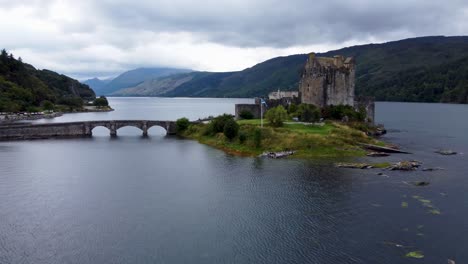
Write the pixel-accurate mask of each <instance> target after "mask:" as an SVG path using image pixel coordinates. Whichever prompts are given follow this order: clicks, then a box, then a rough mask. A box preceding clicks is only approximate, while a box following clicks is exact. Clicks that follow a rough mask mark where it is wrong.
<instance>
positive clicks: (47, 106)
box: [41, 100, 54, 111]
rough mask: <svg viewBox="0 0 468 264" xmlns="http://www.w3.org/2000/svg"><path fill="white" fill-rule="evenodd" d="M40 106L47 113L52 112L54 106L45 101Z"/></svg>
mask: <svg viewBox="0 0 468 264" xmlns="http://www.w3.org/2000/svg"><path fill="white" fill-rule="evenodd" d="M41 105H42V108H44V110H48V111H50V110H54V104H53V103H52V102H51V101H47V100H45V101H42V103H41Z"/></svg>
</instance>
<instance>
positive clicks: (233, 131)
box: [223, 119, 239, 140]
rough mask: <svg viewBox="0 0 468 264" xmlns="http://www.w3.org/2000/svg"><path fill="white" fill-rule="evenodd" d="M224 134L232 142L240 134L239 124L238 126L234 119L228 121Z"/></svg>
mask: <svg viewBox="0 0 468 264" xmlns="http://www.w3.org/2000/svg"><path fill="white" fill-rule="evenodd" d="M223 133H224V135H225V136H226V137H227V138H228V139H229V140H232V139H233V138H235V137H236V136H237V134H238V133H239V124H237V122H236V121H234V119H229V120H227V121H226V123H225V125H224V129H223Z"/></svg>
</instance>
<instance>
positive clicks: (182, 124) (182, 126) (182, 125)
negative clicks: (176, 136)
mask: <svg viewBox="0 0 468 264" xmlns="http://www.w3.org/2000/svg"><path fill="white" fill-rule="evenodd" d="M189 126H190V121H189V120H188V119H187V118H185V117H182V118H179V119H177V121H176V131H177V133H180V132H183V131H185V130H187V128H188V127H189Z"/></svg>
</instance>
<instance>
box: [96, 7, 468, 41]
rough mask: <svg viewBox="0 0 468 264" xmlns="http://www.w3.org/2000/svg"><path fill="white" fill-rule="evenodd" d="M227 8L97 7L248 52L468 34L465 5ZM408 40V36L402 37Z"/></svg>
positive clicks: (113, 18)
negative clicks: (459, 28)
mask: <svg viewBox="0 0 468 264" xmlns="http://www.w3.org/2000/svg"><path fill="white" fill-rule="evenodd" d="M239 3H240V4H238V5H235V6H234V7H232V6H229V5H227V6H225V5H223V4H220V3H219V2H218V3H217V4H214V5H210V6H206V5H204V4H203V3H201V2H186V3H185V4H179V5H176V6H175V7H174V6H168V5H167V4H164V1H159V2H158V1H151V4H150V2H145V3H143V4H141V5H139V4H138V3H135V2H130V1H121V2H120V3H119V5H116V4H114V1H112V2H109V1H104V2H100V3H99V4H97V8H98V9H99V12H100V13H101V14H102V15H103V17H105V19H106V21H107V22H108V23H113V24H115V25H116V26H119V27H126V28H135V29H136V28H138V29H145V30H150V31H155V32H160V31H188V32H194V33H197V34H199V35H200V36H203V37H204V38H206V40H207V41H214V42H217V43H221V44H225V45H232V46H244V47H257V46H268V47H288V46H292V45H307V44H309V45H310V44H317V43H323V42H325V41H328V42H343V41H348V40H352V39H359V38H365V37H374V38H381V37H384V36H386V35H387V34H388V32H389V31H401V32H408V33H409V34H413V35H434V34H446V35H453V34H466V33H467V32H468V29H464V30H465V32H451V29H452V28H453V27H452V25H453V24H454V23H457V22H458V21H457V20H463V19H468V18H466V17H464V15H463V13H462V10H463V8H466V7H467V6H468V3H464V2H463V1H458V0H456V1H450V2H447V1H427V0H418V1H401V0H396V1H375V0H359V1H337V0H329V1H321V2H317V1H314V2H312V1H310V0H309V1H307V0H298V1H294V2H292V1H268V2H267V1H258V2H255V1H240V2H239ZM402 37H408V36H402Z"/></svg>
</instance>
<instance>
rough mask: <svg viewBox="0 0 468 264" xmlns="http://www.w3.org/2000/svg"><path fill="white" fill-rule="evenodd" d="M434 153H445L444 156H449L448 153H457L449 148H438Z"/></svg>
mask: <svg viewBox="0 0 468 264" xmlns="http://www.w3.org/2000/svg"><path fill="white" fill-rule="evenodd" d="M435 153H438V154H440V155H445V156H449V155H457V154H458V153H457V152H455V151H453V150H450V149H445V150H444V149H441V150H438V151H436V152H435Z"/></svg>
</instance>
